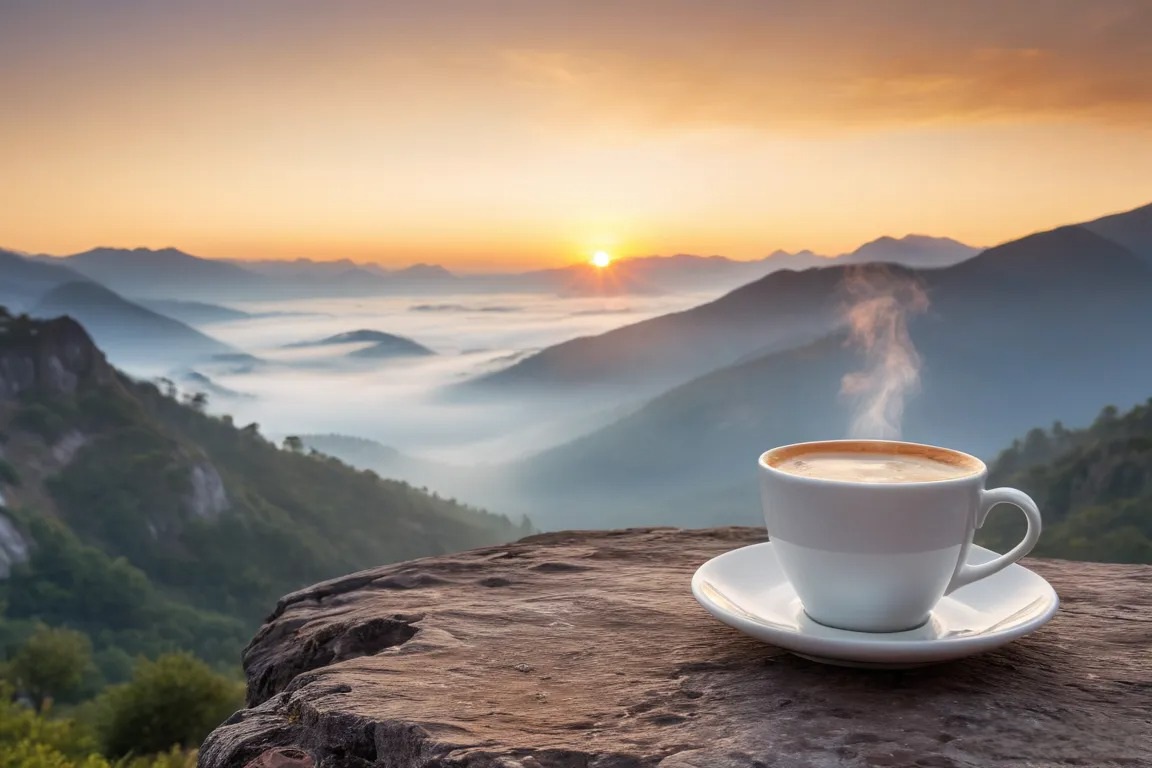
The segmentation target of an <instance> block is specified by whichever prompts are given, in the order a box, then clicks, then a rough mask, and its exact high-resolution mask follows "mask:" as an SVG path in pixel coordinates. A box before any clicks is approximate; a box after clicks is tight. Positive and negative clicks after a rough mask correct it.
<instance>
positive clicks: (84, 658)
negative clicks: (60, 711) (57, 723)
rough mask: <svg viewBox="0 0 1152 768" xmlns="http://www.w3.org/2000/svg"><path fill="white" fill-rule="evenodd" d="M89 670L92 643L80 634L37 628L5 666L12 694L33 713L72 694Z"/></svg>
mask: <svg viewBox="0 0 1152 768" xmlns="http://www.w3.org/2000/svg"><path fill="white" fill-rule="evenodd" d="M91 667H92V641H91V640H89V639H88V636H87V635H85V634H84V633H83V632H77V631H75V630H71V629H61V628H50V627H46V626H44V625H40V626H39V627H37V629H36V630H35V631H34V632H33V633H32V635H31V636H30V637H29V638H28V639H27V640H26V641H25V642H24V644H23V645H22V646H21V647H20V649H19V650H18V651H16V653H15V654H13V656H12V658H11V660H10V661H9V662H8V675H9V677H10V678H11V680H12V683H13V684H14V685H15V686H16V690H17V691H19V692H20V693H23V694H24V695H26V696H28V697H29V698H30V699H31V700H32V702H33V704H34V705H35V707H36V708H37V709H42V708H43V707H44V706H45V705H46V704H47V703H48V702H50V701H52V700H55V699H59V698H61V697H67V696H69V695H70V694H72V693H74V692H76V691H77V690H78V689H79V688H80V685H81V684H82V683H83V682H84V678H85V676H86V675H87V674H88V672H89V670H90V669H91Z"/></svg>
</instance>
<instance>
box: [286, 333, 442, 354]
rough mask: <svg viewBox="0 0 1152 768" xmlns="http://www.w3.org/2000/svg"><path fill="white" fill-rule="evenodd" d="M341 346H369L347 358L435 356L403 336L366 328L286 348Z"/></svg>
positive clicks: (427, 349) (430, 351) (298, 343)
mask: <svg viewBox="0 0 1152 768" xmlns="http://www.w3.org/2000/svg"><path fill="white" fill-rule="evenodd" d="M342 344H370V345H371V346H368V347H364V348H362V349H357V350H354V351H352V352H349V353H348V356H349V357H361V358H373V359H379V358H385V357H424V356H427V355H434V354H436V353H435V352H433V351H432V350H431V349H429V348H428V347H426V346H424V345H423V344H418V343H417V342H415V341H412V339H409V338H406V337H404V336H396V335H395V334H391V333H384V332H383V331H373V330H370V329H366V328H362V329H360V330H357V331H347V332H345V333H338V334H336V335H335V336H328V337H326V338H323V339H319V340H317V341H301V342H296V343H295V344H289V345H288V347H289V348H301V347H331V346H337V345H342Z"/></svg>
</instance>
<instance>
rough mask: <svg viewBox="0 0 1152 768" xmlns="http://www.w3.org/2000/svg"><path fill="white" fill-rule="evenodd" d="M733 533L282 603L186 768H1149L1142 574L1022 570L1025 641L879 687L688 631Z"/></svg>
mask: <svg viewBox="0 0 1152 768" xmlns="http://www.w3.org/2000/svg"><path fill="white" fill-rule="evenodd" d="M761 538H762V533H761V532H760V531H757V530H754V529H747V528H722V529H712V530H705V531H682V530H673V529H655V530H632V531H616V532H577V533H557V534H546V535H543V536H537V537H533V538H530V539H526V540H524V541H522V542H517V543H515V544H510V545H506V546H503V547H495V548H489V549H482V550H475V551H472V552H467V553H464V554H459V555H448V556H444V557H437V558H429V559H424V560H416V561H411V562H407V563H402V564H399V565H394V566H388V567H384V568H379V569H376V570H373V571H366V572H363V573H358V574H354V575H351V576H348V577H345V578H342V579H337V580H334V581H330V582H326V583H323V584H319V585H316V586H314V587H311V588H309V589H306V590H303V591H301V592H298V593H295V594H292V595H289V596H288V597H286V598H284V599H283V600H282V601H281V602H280V604H279V605H278V606H277V608H276V610H275V612H274V614H273V615H272V617H271V618H270V619H269V621H268V623H267V624H266V625H265V626H264V627H263V629H261V631H260V633H259V634H258V636H257V637H256V638H255V640H254V641H253V642H252V644H251V646H250V647H249V648H248V650H247V652H246V655H245V667H246V669H247V673H248V680H249V702H248V709H246V710H243V711H241V712H239V713H237V714H236V715H235V716H233V717H232V718H231V719H229V721H228V722H227V723H225V724H224V725H222V726H221V727H220V728H219V729H217V730H216V732H215V733H214V734H213V735H212V736H210V737H209V739H208V740H207V742H206V743H205V744H204V747H203V749H202V750H201V753H200V763H201V766H203V768H244V766H248V765H256V766H270V765H280V764H288V763H280V762H274V761H279V760H293V761H296V762H294V763H291V764H293V765H300V766H307V765H312V766H317V767H325V766H333V767H334V766H370V765H374V766H385V767H386V768H440V767H446V766H453V768H646V767H648V766H660V768H769V767H770V766H771V767H772V768H801V767H804V768H820V767H821V766H829V767H830V766H861V767H863V766H918V767H920V768H959V767H961V766H1018V767H1019V766H1037V767H1039V766H1063V765H1068V766H1071V765H1076V766H1092V767H1103V766H1113V765H1115V766H1122V765H1123V766H1149V765H1152V567H1148V566H1120V565H1096V564H1089V563H1071V562H1061V561H1043V560H1033V561H1030V562H1029V563H1028V564H1029V566H1030V567H1032V568H1034V569H1035V570H1037V571H1038V572H1040V573H1041V574H1043V575H1044V576H1045V577H1046V578H1048V579H1049V581H1050V582H1051V583H1052V584H1053V586H1054V587H1055V588H1056V590H1057V592H1059V593H1060V596H1061V598H1062V600H1063V605H1062V608H1061V611H1060V613H1059V614H1058V615H1057V616H1056V618H1055V619H1053V621H1052V622H1051V623H1050V624H1048V625H1047V626H1046V627H1044V628H1043V629H1041V630H1040V631H1038V632H1037V633H1036V634H1034V635H1032V636H1029V637H1027V638H1023V639H1021V640H1018V641H1016V642H1015V643H1012V644H1010V645H1009V646H1006V647H1005V648H1003V649H1001V650H998V651H995V652H993V653H989V654H986V655H984V656H979V657H974V658H969V659H965V660H963V661H958V662H953V663H950V664H945V665H939V666H935V667H928V668H922V669H918V670H909V671H902V672H891V671H874V670H853V669H842V668H837V667H829V666H823V665H820V664H817V663H814V662H810V661H805V660H803V659H800V658H797V657H795V656H792V655H789V654H787V653H785V652H783V651H781V650H780V649H778V648H774V647H772V646H768V645H764V644H761V643H758V642H756V641H754V640H751V639H749V638H747V637H745V636H743V635H741V634H740V633H738V632H736V631H735V630H733V629H730V628H728V627H726V626H724V625H722V624H720V623H718V622H716V621H715V620H713V619H712V618H711V617H709V616H708V615H707V614H706V613H704V611H703V609H701V608H700V607H699V606H697V605H696V603H695V601H694V600H693V599H692V597H691V595H690V593H689V591H688V582H689V579H690V577H691V574H692V572H693V571H694V570H695V568H696V567H697V566H699V565H700V564H701V563H703V562H704V561H705V560H707V559H708V558H710V557H712V556H714V555H716V554H719V553H720V552H723V551H725V550H728V549H731V548H734V547H737V546H742V545H744V544H749V543H753V542H755V541H758V540H760V539H761Z"/></svg>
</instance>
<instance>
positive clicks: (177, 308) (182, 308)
mask: <svg viewBox="0 0 1152 768" xmlns="http://www.w3.org/2000/svg"><path fill="white" fill-rule="evenodd" d="M137 303H139V304H140V306H142V307H145V308H146V309H150V310H152V311H153V312H156V313H157V314H161V315H166V316H167V317H170V318H172V319H173V320H179V321H180V322H182V323H187V324H188V325H212V324H213V323H230V322H234V321H236V320H249V319H251V318H252V317H254V315H252V314H251V313H248V312H242V311H240V310H239V309H232V308H231V307H222V306H220V305H219V304H206V303H204V302H201V301H178V300H173V299H152V300H149V299H142V300H140V301H139V302H137Z"/></svg>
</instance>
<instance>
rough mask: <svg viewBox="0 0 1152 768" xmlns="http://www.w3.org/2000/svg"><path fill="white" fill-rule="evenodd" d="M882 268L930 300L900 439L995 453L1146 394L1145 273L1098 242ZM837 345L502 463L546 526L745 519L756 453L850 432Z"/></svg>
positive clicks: (749, 364) (1048, 243)
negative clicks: (1033, 432)
mask: <svg viewBox="0 0 1152 768" xmlns="http://www.w3.org/2000/svg"><path fill="white" fill-rule="evenodd" d="M835 269H836V268H832V269H825V270H814V271H809V272H803V273H798V274H796V277H806V276H807V277H811V278H815V277H818V276H820V275H823V274H826V273H834V271H835ZM794 274H795V273H794ZM891 274H892V275H893V276H895V277H897V278H899V279H907V278H916V279H918V280H919V281H920V282H921V284H922V285H923V287H924V289H925V290H926V292H927V294H928V296H929V298H930V301H931V306H930V309H929V311H928V312H927V313H926V314H924V315H921V316H916V317H913V318H911V319H910V333H911V338H912V340H913V342H914V343H915V346H916V348H917V349H918V351H919V354H920V356H921V358H922V361H923V365H922V369H921V374H920V379H921V381H920V390H919V393H918V394H916V395H915V396H913V397H912V398H911V399H910V400H909V401H908V403H907V409H906V411H905V414H904V421H903V427H904V430H903V434H904V436H905V437H907V438H909V439H913V440H918V441H923V442H935V443H942V444H945V445H950V446H954V447H957V448H960V449H964V450H968V451H971V452H973V453H976V454H978V455H983V456H992V455H994V454H995V452H996V451H998V450H999V449H1000V448H1001V447H1002V446H1003V445H1005V444H1007V443H1008V442H1009V441H1011V439H1012V438H1013V437H1014V436H1015V435H1017V434H1020V433H1021V432H1024V431H1026V430H1027V429H1029V428H1030V427H1031V426H1032V425H1034V424H1036V423H1043V422H1046V421H1048V420H1050V419H1052V418H1054V417H1059V418H1063V419H1065V420H1066V421H1068V422H1071V423H1076V422H1081V423H1083V422H1086V421H1088V420H1089V419H1091V418H1092V415H1093V414H1094V413H1095V410H1096V409H1097V408H1098V407H1099V403H1101V402H1116V403H1124V404H1128V403H1133V402H1137V401H1139V400H1141V399H1142V398H1143V397H1146V396H1147V390H1148V386H1149V381H1152V367H1150V364H1149V362H1148V361H1149V360H1152V336H1150V335H1149V334H1148V328H1150V327H1152V269H1149V268H1148V267H1147V266H1146V265H1145V264H1144V263H1143V262H1142V261H1141V260H1140V259H1138V258H1137V257H1135V256H1134V255H1133V254H1131V253H1130V252H1129V251H1127V250H1125V249H1123V248H1121V247H1120V246H1118V245H1116V244H1115V243H1113V242H1111V241H1109V240H1106V239H1104V238H1101V237H1099V236H1097V235H1094V234H1092V233H1090V232H1088V231H1086V230H1084V229H1082V228H1079V227H1066V228H1061V229H1058V230H1054V231H1052V232H1047V233H1040V234H1037V235H1033V236H1030V237H1028V238H1023V239H1021V240H1019V241H1014V242H1012V243H1008V244H1005V245H1003V246H999V247H998V248H994V249H990V250H989V251H986V252H985V253H984V254H982V255H981V256H979V257H976V258H975V259H971V260H969V261H966V262H964V263H962V264H960V265H957V266H955V267H951V268H948V269H943V270H933V271H926V272H923V273H919V274H917V273H913V272H910V271H896V272H891ZM752 288H754V287H750V289H752ZM665 320H666V321H668V318H665ZM846 341H847V338H846V336H845V335H844V334H843V333H841V332H834V333H832V334H829V335H828V336H826V337H824V338H823V339H821V340H819V341H816V342H813V343H809V344H806V345H799V346H796V347H794V348H792V349H786V350H783V351H778V352H773V353H771V354H767V355H762V356H759V357H752V358H750V359H749V360H747V361H745V362H742V363H739V364H737V365H734V366H730V367H727V368H723V369H720V370H717V371H714V372H712V373H709V374H706V375H704V376H702V377H699V378H697V379H695V380H692V381H690V382H688V383H686V384H684V385H682V386H679V387H676V388H673V389H672V390H670V391H669V392H667V393H665V394H664V395H662V396H660V397H658V398H656V399H655V400H653V401H651V402H650V403H649V404H648V405H647V406H645V407H644V408H641V409H640V410H639V411H637V412H636V413H634V414H632V415H631V416H629V417H627V418H624V419H622V420H620V421H618V422H617V423H615V424H613V425H611V426H609V427H606V428H604V429H601V430H599V431H597V432H594V433H592V434H590V435H588V436H586V437H584V438H582V439H580V440H576V441H573V442H571V443H568V444H566V445H563V446H559V447H557V448H555V449H553V450H550V451H547V452H545V453H542V454H540V455H538V456H536V457H533V458H531V459H528V460H525V461H523V462H521V463H519V464H518V465H516V466H515V467H513V468H512V469H511V472H512V473H513V475H514V476H515V479H516V482H518V483H519V488H520V489H521V490H520V497H521V498H522V499H523V503H524V504H525V505H526V506H531V507H532V508H534V509H539V510H542V511H543V512H542V514H544V515H545V516H544V517H538V518H537V521H538V522H539V523H540V524H541V525H543V526H544V527H546V528H565V527H598V526H620V525H632V524H656V523H663V524H682V525H707V524H717V523H731V522H755V521H756V520H757V519H758V517H759V508H758V503H757V501H756V486H755V460H756V456H758V455H759V453H760V452H761V451H763V450H766V449H767V448H770V447H772V446H773V445H779V444H782V443H787V442H792V441H796V440H808V439H818V438H834V437H842V436H844V435H845V434H846V432H847V430H848V425H849V423H850V421H851V415H852V414H851V411H852V408H851V403H849V402H847V401H845V399H844V398H843V397H842V396H841V395H840V385H841V381H842V379H843V377H844V376H845V375H846V374H849V373H851V372H854V371H859V370H861V369H862V368H863V367H864V365H865V360H864V358H863V356H862V354H861V353H860V351H859V350H857V349H855V348H853V347H851V346H849V345H848V344H847V343H846Z"/></svg>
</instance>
